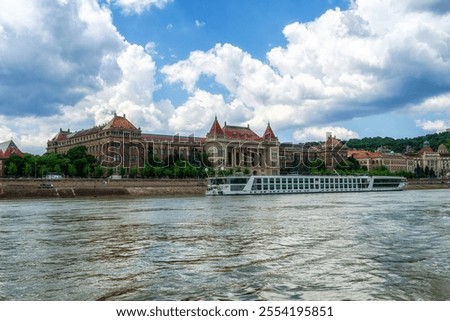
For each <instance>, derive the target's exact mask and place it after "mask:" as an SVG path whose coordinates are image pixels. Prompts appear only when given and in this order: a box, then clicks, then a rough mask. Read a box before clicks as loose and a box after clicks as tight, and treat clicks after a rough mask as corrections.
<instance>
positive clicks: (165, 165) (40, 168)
mask: <svg viewBox="0 0 450 321" xmlns="http://www.w3.org/2000/svg"><path fill="white" fill-rule="evenodd" d="M149 159H150V161H149V162H148V163H146V164H145V166H144V167H142V168H138V167H132V168H124V167H121V166H118V167H103V166H100V164H98V162H97V159H96V158H95V157H94V156H92V155H89V154H88V153H87V149H86V147H85V146H78V147H74V148H72V149H70V150H69V151H68V152H67V153H65V154H56V153H46V154H44V155H42V156H39V155H31V154H25V155H24V156H23V157H20V156H17V155H12V156H11V157H10V158H8V159H7V160H6V162H5V174H6V175H7V176H9V177H30V178H33V177H34V178H41V177H45V176H46V175H47V174H49V173H55V174H60V175H64V176H66V177H80V178H91V177H92V178H102V177H107V176H111V175H114V174H117V175H121V176H127V177H130V178H137V177H142V178H151V177H155V178H162V177H168V178H195V177H205V176H206V175H207V171H205V168H207V166H208V165H209V162H208V159H207V155H206V154H200V155H193V156H192V159H189V160H183V159H182V157H178V156H177V155H175V156H169V157H167V159H165V160H160V159H158V158H155V157H153V156H152V157H151V158H149Z"/></svg>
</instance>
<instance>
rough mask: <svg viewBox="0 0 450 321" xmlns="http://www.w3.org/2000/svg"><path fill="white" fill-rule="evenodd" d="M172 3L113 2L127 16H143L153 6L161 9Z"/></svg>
mask: <svg viewBox="0 0 450 321" xmlns="http://www.w3.org/2000/svg"><path fill="white" fill-rule="evenodd" d="M172 1H173V0H112V2H113V3H114V5H116V6H118V7H120V8H122V11H123V12H124V13H125V14H141V13H142V12H144V11H145V10H148V9H150V8H151V7H152V6H155V7H157V8H159V9H161V8H164V7H165V6H166V5H167V4H169V3H171V2H172ZM110 2H111V1H110Z"/></svg>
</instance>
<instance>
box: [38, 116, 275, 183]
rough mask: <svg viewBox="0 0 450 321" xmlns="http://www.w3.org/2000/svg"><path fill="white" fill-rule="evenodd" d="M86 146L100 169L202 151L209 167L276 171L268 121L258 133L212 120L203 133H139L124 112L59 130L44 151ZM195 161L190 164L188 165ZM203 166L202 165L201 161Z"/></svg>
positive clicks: (194, 157)
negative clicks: (102, 122) (78, 128)
mask: <svg viewBox="0 0 450 321" xmlns="http://www.w3.org/2000/svg"><path fill="white" fill-rule="evenodd" d="M78 146H85V147H86V148H87V153H88V154H91V155H93V156H94V157H95V158H96V159H97V161H98V163H99V165H101V166H103V167H110V168H111V167H123V168H133V167H137V168H142V167H144V166H145V164H154V163H158V162H159V163H160V164H161V165H163V166H164V165H167V163H168V160H170V161H172V162H174V161H176V160H190V161H192V162H193V163H195V164H199V161H201V160H200V159H199V157H198V155H199V154H201V153H207V154H208V155H209V163H210V164H208V165H212V166H213V167H215V168H217V169H237V168H241V169H242V170H243V169H245V168H247V169H248V170H249V171H250V173H252V174H258V175H278V174H279V172H280V163H279V142H278V139H277V137H276V136H275V134H274V132H273V130H272V128H271V127H270V124H268V125H267V128H266V130H265V132H264V134H263V135H262V136H258V135H257V134H256V133H255V132H253V131H252V130H251V129H250V127H249V126H247V127H239V126H229V125H226V124H225V126H224V127H223V128H222V127H221V126H220V124H219V122H218V121H217V118H216V119H215V120H214V122H213V124H212V126H211V130H210V131H209V132H208V134H207V135H206V137H194V136H180V135H174V136H171V135H158V134H143V133H142V132H141V129H140V128H136V127H135V126H134V125H133V124H132V123H131V122H130V121H129V120H127V119H126V117H125V115H123V116H118V115H114V117H113V119H112V120H111V121H110V122H108V123H107V124H106V125H103V126H96V127H93V128H90V129H87V130H81V131H77V132H71V131H70V130H67V131H64V130H62V129H61V130H60V132H59V133H58V134H57V135H56V136H55V137H54V138H52V139H51V140H49V141H48V142H47V152H53V153H67V152H68V151H69V150H70V149H71V148H74V147H78ZM192 165H194V164H192ZM202 165H207V164H202Z"/></svg>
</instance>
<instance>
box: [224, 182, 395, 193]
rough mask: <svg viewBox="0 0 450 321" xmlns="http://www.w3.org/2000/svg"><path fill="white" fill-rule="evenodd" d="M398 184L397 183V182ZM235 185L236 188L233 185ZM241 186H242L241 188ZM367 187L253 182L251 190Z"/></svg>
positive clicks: (365, 185) (362, 186)
mask: <svg viewBox="0 0 450 321" xmlns="http://www.w3.org/2000/svg"><path fill="white" fill-rule="evenodd" d="M397 185H398V184H397ZM234 186H236V189H233V187H234ZM241 186H242V188H241ZM243 186H245V185H232V186H231V189H232V190H242V189H243ZM368 187H369V183H367V182H366V183H350V184H344V183H342V184H292V185H289V184H287V185H286V184H269V185H264V184H254V185H253V186H252V190H254V191H275V190H303V189H306V190H309V189H316V190H318V189H356V190H358V189H365V188H368Z"/></svg>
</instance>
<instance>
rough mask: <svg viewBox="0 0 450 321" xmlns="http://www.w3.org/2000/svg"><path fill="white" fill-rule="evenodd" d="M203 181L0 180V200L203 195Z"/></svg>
mask: <svg viewBox="0 0 450 321" xmlns="http://www.w3.org/2000/svg"><path fill="white" fill-rule="evenodd" d="M205 192H206V180H205V179H117V180H112V179H60V180H46V179H27V178H23V179H0V200H1V199H20V198H77V197H110V196H111V197H115V196H131V197H133V196H134V197H139V196H142V197H143V196H184V195H186V196H187V195H191V196H193V195H204V194H205Z"/></svg>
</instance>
